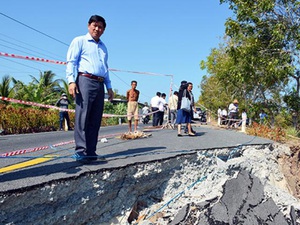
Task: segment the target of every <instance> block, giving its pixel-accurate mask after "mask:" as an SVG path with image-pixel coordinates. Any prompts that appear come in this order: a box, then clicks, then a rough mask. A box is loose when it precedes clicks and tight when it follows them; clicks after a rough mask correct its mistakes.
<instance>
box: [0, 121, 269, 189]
mask: <svg viewBox="0 0 300 225" xmlns="http://www.w3.org/2000/svg"><path fill="white" fill-rule="evenodd" d="M127 129H128V128H127V125H118V126H112V127H102V128H101V130H100V134H99V135H100V139H101V138H104V137H105V138H106V139H107V142H106V143H103V142H101V141H99V142H98V145H97V154H101V155H104V156H105V158H106V159H107V161H106V162H100V161H97V162H95V163H91V164H88V165H83V164H81V163H79V162H76V161H75V160H74V158H73V157H72V155H73V154H74V142H73V131H67V132H64V131H58V132H47V133H37V134H25V135H9V136H0V146H1V147H0V152H1V155H2V154H3V153H7V152H16V151H17V152H19V151H20V150H26V149H29V148H38V147H45V146H46V147H47V148H46V149H42V150H38V151H35V152H30V153H26V154H18V155H15V156H10V157H1V158H0V182H1V185H0V193H5V192H6V191H17V190H18V189H22V188H28V187H34V186H35V185H41V184H43V183H48V182H51V181H54V180H58V179H68V178H72V177H76V176H79V175H80V174H82V173H85V172H90V171H99V170H102V169H114V168H120V167H123V166H128V165H132V164H136V163H143V162H151V161H155V160H160V159H166V158H170V157H174V156H177V155H182V154H191V153H194V152H196V151H203V150H209V149H217V148H231V147H236V146H240V145H261V144H269V143H272V141H270V140H268V139H263V138H259V137H254V136H249V135H246V134H244V133H241V132H239V131H236V130H225V129H220V128H216V127H211V126H209V125H202V126H194V129H195V130H196V132H197V135H196V136H195V137H189V136H185V135H184V136H183V137H177V131H176V130H172V129H167V128H166V129H156V130H144V132H145V133H146V134H148V135H150V136H149V137H147V138H139V139H135V140H122V139H120V135H121V134H122V133H124V132H126V131H127ZM139 130H143V125H142V124H141V125H140V127H139ZM53 145H55V146H56V147H54V148H50V147H49V146H53ZM49 155H50V157H49ZM53 157H54V158H53ZM38 160H42V161H41V162H38ZM32 162H33V164H31V163H32ZM20 163H23V164H25V166H24V165H23V167H20ZM16 164H17V166H16ZM12 166H14V169H12V170H6V169H7V168H11V167H12ZM18 166H19V167H18Z"/></svg>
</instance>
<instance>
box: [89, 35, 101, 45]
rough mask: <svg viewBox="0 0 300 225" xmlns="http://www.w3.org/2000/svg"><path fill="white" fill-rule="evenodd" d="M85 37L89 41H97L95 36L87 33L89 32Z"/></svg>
mask: <svg viewBox="0 0 300 225" xmlns="http://www.w3.org/2000/svg"><path fill="white" fill-rule="evenodd" d="M85 38H86V39H87V40H88V41H94V42H96V41H95V40H94V38H93V37H92V36H91V34H90V33H87V34H86V35H85ZM99 44H102V41H101V39H100V40H99Z"/></svg>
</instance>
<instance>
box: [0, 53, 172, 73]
mask: <svg viewBox="0 0 300 225" xmlns="http://www.w3.org/2000/svg"><path fill="white" fill-rule="evenodd" d="M0 56H4V57H10V58H17V59H25V60H31V61H38V62H45V63H54V64H59V65H66V64H67V63H66V62H62V61H57V60H51V59H44V58H38V57H33V56H22V55H16V54H10V53H6V52H0ZM108 70H109V71H115V72H126V73H136V74H146V75H151V76H169V77H173V75H172V74H159V73H151V72H139V71H129V70H120V69H113V68H109V69H108Z"/></svg>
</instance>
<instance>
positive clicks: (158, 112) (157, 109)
mask: <svg viewBox="0 0 300 225" xmlns="http://www.w3.org/2000/svg"><path fill="white" fill-rule="evenodd" d="M150 105H151V111H152V112H153V118H152V125H153V126H154V127H156V126H161V125H162V124H163V121H164V114H165V109H166V107H167V102H166V94H165V93H161V92H156V95H155V96H154V97H153V98H151V101H150Z"/></svg>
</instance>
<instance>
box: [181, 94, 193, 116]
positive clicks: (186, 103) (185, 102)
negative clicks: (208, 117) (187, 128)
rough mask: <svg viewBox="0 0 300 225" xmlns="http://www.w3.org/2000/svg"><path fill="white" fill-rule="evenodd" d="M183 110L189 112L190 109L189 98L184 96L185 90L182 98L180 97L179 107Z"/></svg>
mask: <svg viewBox="0 0 300 225" xmlns="http://www.w3.org/2000/svg"><path fill="white" fill-rule="evenodd" d="M180 108H181V109H182V110H183V111H186V112H190V111H191V100H189V99H188V98H187V97H186V90H184V92H183V95H182V99H181V107H180Z"/></svg>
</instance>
